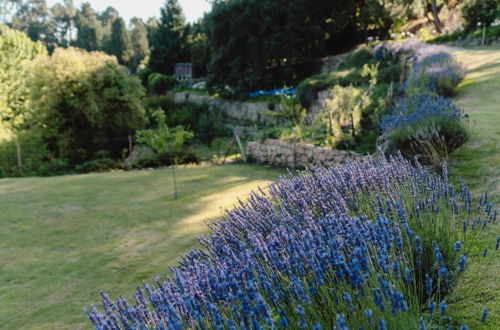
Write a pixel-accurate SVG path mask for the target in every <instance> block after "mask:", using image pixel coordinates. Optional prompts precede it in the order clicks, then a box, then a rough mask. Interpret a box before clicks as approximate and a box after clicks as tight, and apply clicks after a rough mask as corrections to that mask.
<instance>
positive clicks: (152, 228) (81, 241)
mask: <svg viewBox="0 0 500 330" xmlns="http://www.w3.org/2000/svg"><path fill="white" fill-rule="evenodd" d="M282 174H284V173H283V171H280V170H276V169H268V168H264V167H261V166H252V165H226V166H212V167H210V166H201V167H191V168H180V169H178V170H177V175H178V186H179V190H180V198H179V199H178V200H173V199H172V184H171V171H170V170H169V169H163V170H153V171H134V172H112V173H104V174H88V175H69V176H59V177H50V178H21V179H2V180H0V227H1V229H0V328H2V329H78V328H90V323H87V320H86V317H85V315H84V314H83V308H84V307H88V306H89V305H90V304H91V303H99V290H100V289H102V290H104V291H106V292H107V293H108V294H110V296H111V297H113V298H114V297H117V296H118V295H120V294H124V295H126V297H128V298H131V295H132V293H133V291H134V290H135V288H136V286H138V285H141V281H142V280H147V281H150V280H152V279H153V278H154V277H155V276H156V275H160V276H165V275H166V274H168V268H167V265H173V264H175V262H176V260H178V258H179V256H181V255H182V254H184V253H186V252H188V250H189V249H191V248H194V247H197V240H196V235H199V234H203V233H207V227H206V224H205V222H204V220H206V219H210V218H215V217H218V216H220V215H221V214H222V209H223V208H229V207H231V206H232V205H234V204H235V203H237V198H238V197H239V198H241V199H243V200H244V199H245V198H246V197H247V196H248V194H249V193H250V191H251V190H252V189H255V188H257V186H266V185H267V184H268V183H269V182H270V181H274V180H276V179H277V178H278V176H279V175H282Z"/></svg>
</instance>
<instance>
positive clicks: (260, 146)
mask: <svg viewBox="0 0 500 330" xmlns="http://www.w3.org/2000/svg"><path fill="white" fill-rule="evenodd" d="M247 153H248V157H249V158H250V159H252V160H254V161H256V162H258V163H266V164H271V165H277V166H284V167H306V166H308V165H313V164H322V165H324V166H333V165H336V164H339V163H343V162H345V161H346V160H347V159H353V160H361V159H363V157H364V156H362V155H360V154H358V153H355V152H350V151H345V150H335V149H330V148H323V147H316V146H314V145H312V144H303V143H292V142H285V141H281V140H275V139H265V140H262V141H255V142H250V143H249V144H248V148H247Z"/></svg>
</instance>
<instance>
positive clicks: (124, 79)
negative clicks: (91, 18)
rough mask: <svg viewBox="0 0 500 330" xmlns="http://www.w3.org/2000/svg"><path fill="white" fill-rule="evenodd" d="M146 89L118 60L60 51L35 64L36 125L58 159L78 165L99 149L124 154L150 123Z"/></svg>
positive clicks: (115, 154)
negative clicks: (131, 138) (131, 137)
mask: <svg viewBox="0 0 500 330" xmlns="http://www.w3.org/2000/svg"><path fill="white" fill-rule="evenodd" d="M143 97H144V89H143V88H142V86H141V85H140V82H139V80H138V79H136V78H134V77H131V76H129V75H128V74H127V72H125V70H124V69H123V68H121V67H120V66H119V65H118V63H117V62H116V59H115V58H114V57H110V56H108V55H106V54H104V53H99V52H94V53H87V52H84V51H81V50H78V49H75V48H68V49H62V48H58V49H56V50H55V52H54V53H53V54H52V56H50V57H39V58H37V59H36V60H35V61H33V62H32V63H31V103H30V105H31V108H32V110H33V113H34V125H35V127H36V129H37V130H38V131H39V132H40V134H41V135H42V137H43V138H44V139H45V140H46V141H47V143H48V147H49V149H50V150H51V151H52V152H53V153H54V154H55V156H57V157H61V158H64V159H67V160H68V161H69V162H70V164H78V163H80V162H82V161H85V160H88V159H91V158H92V157H93V156H94V155H95V154H96V153H97V152H99V151H107V152H109V153H110V155H111V157H119V156H121V153H122V150H123V149H124V148H126V147H127V146H128V136H129V135H131V134H132V132H133V130H135V129H138V128H141V127H143V125H144V124H145V122H146V121H145V119H146V117H145V111H144V107H143V103H142V102H143Z"/></svg>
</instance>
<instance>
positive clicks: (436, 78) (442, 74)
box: [406, 45, 465, 96]
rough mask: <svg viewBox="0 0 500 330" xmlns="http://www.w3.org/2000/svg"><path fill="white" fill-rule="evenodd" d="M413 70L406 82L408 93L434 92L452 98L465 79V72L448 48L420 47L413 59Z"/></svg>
mask: <svg viewBox="0 0 500 330" xmlns="http://www.w3.org/2000/svg"><path fill="white" fill-rule="evenodd" d="M411 63H412V70H411V71H410V74H409V77H408V79H407V82H406V89H407V93H421V92H433V93H436V94H438V95H444V96H450V95H452V94H453V93H454V91H455V88H456V86H457V85H458V84H459V83H460V82H461V81H462V80H463V79H464V77H465V70H464V69H463V67H462V66H461V65H460V63H458V62H457V60H456V59H455V58H454V57H453V55H452V54H450V53H449V52H448V50H447V48H446V47H444V46H436V45H426V46H424V47H420V48H419V49H418V50H417V51H416V52H415V54H414V56H413V57H412V59H411Z"/></svg>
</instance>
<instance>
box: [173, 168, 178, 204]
mask: <svg viewBox="0 0 500 330" xmlns="http://www.w3.org/2000/svg"><path fill="white" fill-rule="evenodd" d="M172 179H173V181H174V199H177V197H178V195H177V179H176V177H175V160H174V162H173V164H172Z"/></svg>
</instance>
